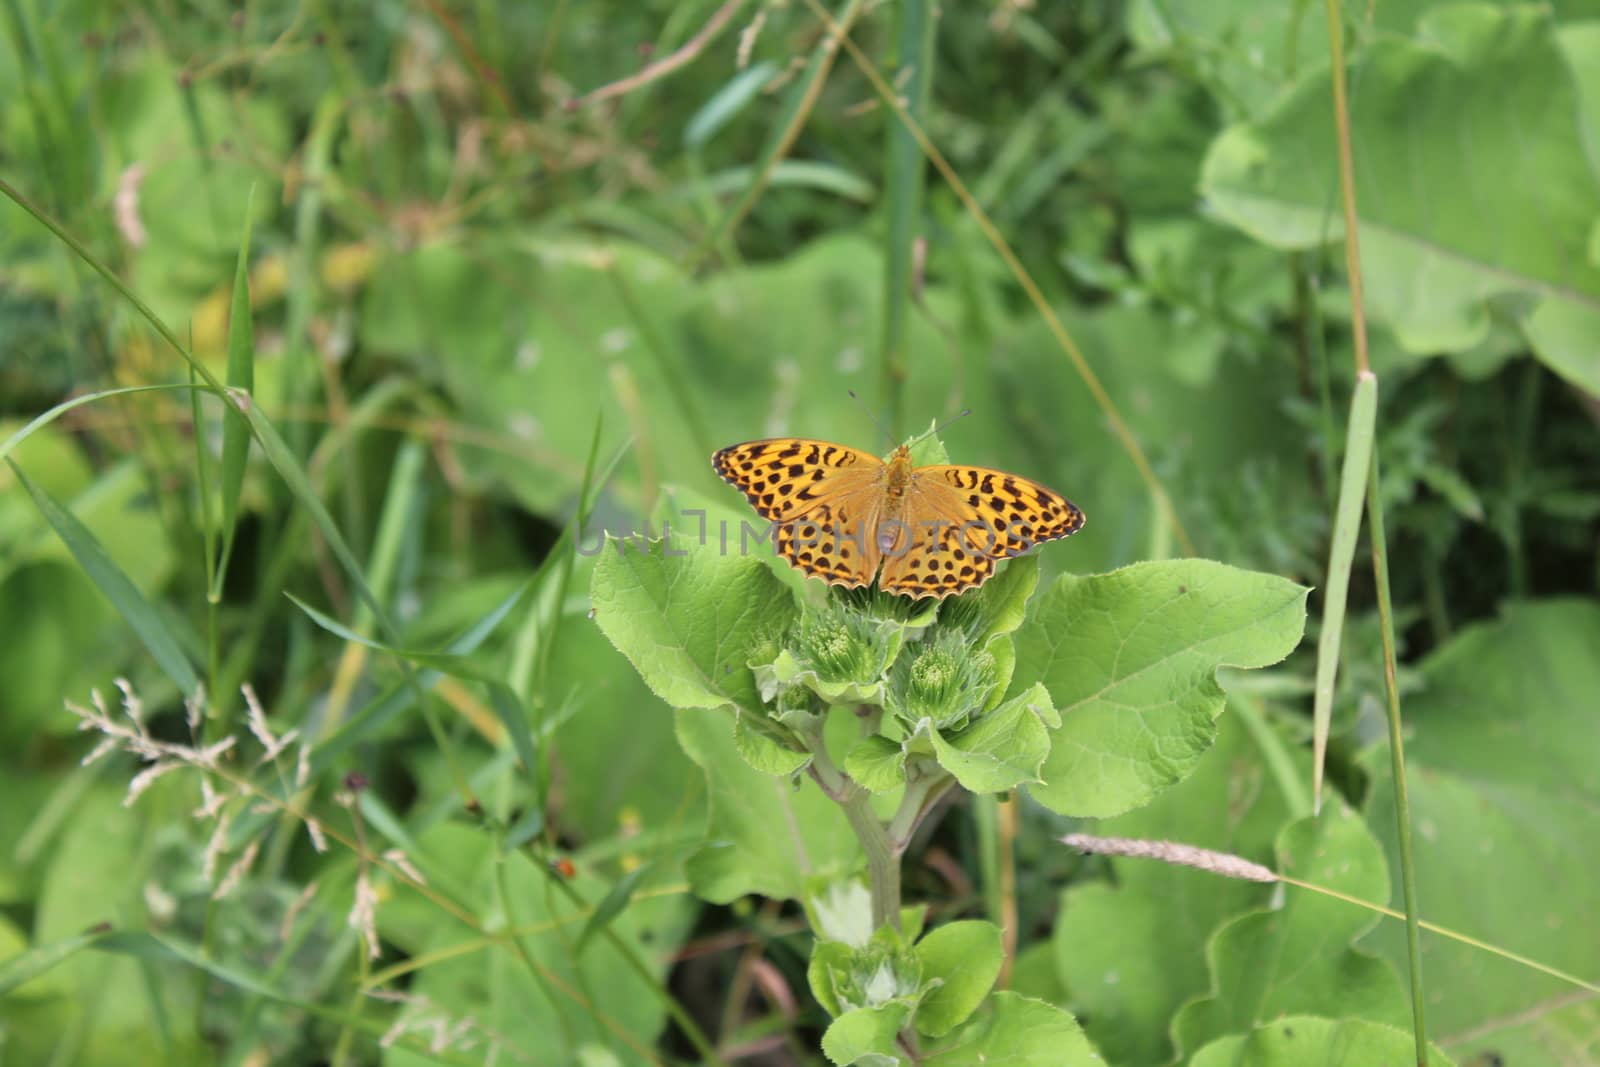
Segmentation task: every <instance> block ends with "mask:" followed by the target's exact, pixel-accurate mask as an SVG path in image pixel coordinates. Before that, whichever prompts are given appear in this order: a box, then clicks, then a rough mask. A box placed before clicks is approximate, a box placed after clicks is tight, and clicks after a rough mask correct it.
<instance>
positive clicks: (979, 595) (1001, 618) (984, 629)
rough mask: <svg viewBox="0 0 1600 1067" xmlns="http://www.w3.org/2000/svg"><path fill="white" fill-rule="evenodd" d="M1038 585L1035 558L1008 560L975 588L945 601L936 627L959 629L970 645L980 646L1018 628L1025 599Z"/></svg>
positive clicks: (1025, 604)
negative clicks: (965, 635) (969, 639)
mask: <svg viewBox="0 0 1600 1067" xmlns="http://www.w3.org/2000/svg"><path fill="white" fill-rule="evenodd" d="M1038 585H1039V557H1038V556H1037V555H1031V556H1022V557H1019V558H1018V559H1014V560H1010V561H1008V562H1007V563H1004V564H1002V565H1001V567H1000V568H999V570H998V571H996V572H995V575H994V577H992V578H990V579H989V580H988V581H987V582H984V583H983V584H982V585H981V586H979V587H978V588H977V589H975V590H973V591H972V592H969V593H966V594H964V595H962V596H958V597H952V598H950V599H949V600H946V601H945V602H944V605H943V607H942V608H941V610H940V612H939V625H940V626H959V627H962V628H963V629H965V630H966V631H967V633H968V634H969V635H970V636H971V638H972V643H973V644H974V645H982V644H984V643H985V642H986V641H988V639H989V638H991V637H993V636H995V635H996V634H1009V633H1013V632H1014V631H1015V630H1016V629H1017V627H1019V626H1021V625H1022V620H1023V619H1024V618H1025V617H1026V614H1027V609H1028V598H1029V597H1031V596H1033V591H1034V589H1035V588H1036V587H1037V586H1038Z"/></svg>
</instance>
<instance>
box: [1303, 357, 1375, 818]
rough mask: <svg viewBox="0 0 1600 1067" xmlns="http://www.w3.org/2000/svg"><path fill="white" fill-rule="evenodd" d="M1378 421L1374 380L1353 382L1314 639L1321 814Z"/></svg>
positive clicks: (1316, 799) (1317, 806)
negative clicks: (1352, 568) (1353, 569)
mask: <svg viewBox="0 0 1600 1067" xmlns="http://www.w3.org/2000/svg"><path fill="white" fill-rule="evenodd" d="M1377 417H1378V380H1377V379H1376V378H1375V377H1373V376H1372V375H1371V374H1370V373H1369V374H1364V375H1362V376H1361V377H1360V378H1359V379H1358V380H1357V381H1356V391H1355V396H1354V397H1352V398H1351V401H1350V422H1349V427H1348V429H1347V431H1346V435H1345V448H1344V469H1343V471H1342V473H1341V474H1340V477H1339V503H1338V507H1337V509H1336V510H1335V512H1334V517H1333V540H1332V544H1331V546H1330V547H1329V549H1328V579H1327V585H1326V587H1325V588H1324V589H1323V591H1322V632H1321V634H1320V635H1319V636H1318V638H1317V680H1316V688H1315V690H1314V695H1313V698H1312V699H1313V704H1312V720H1311V728H1312V750H1313V761H1312V766H1311V804H1312V808H1313V810H1316V811H1321V810H1322V778H1323V764H1324V762H1325V761H1326V760H1327V756H1328V731H1329V729H1330V728H1331V726H1332V723H1333V682H1334V678H1335V677H1336V676H1337V674H1338V672H1339V642H1340V639H1341V637H1342V636H1343V631H1344V608H1345V600H1346V597H1347V596H1348V594H1349V591H1350V564H1351V561H1352V560H1353V559H1354V558H1355V554H1356V539H1357V538H1358V537H1359V536H1360V535H1361V505H1362V502H1363V501H1364V500H1365V499H1366V492H1365V489H1366V480H1367V468H1368V467H1369V466H1371V464H1372V437H1373V432H1374V426H1375V425H1376V422H1377Z"/></svg>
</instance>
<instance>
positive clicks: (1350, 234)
mask: <svg viewBox="0 0 1600 1067" xmlns="http://www.w3.org/2000/svg"><path fill="white" fill-rule="evenodd" d="M1325 9H1326V11H1327V15H1328V52H1329V59H1330V61H1331V71H1332V75H1333V79H1332V80H1333V118H1334V127H1335V130H1336V132H1337V134H1338V142H1339V192H1340V199H1341V200H1342V201H1343V205H1344V254H1345V267H1346V270H1347V272H1348V274H1349V279H1350V329H1351V331H1352V333H1353V335H1354V339H1355V362H1356V399H1357V401H1359V400H1360V398H1361V391H1362V389H1363V388H1364V387H1366V388H1367V389H1368V390H1369V392H1370V396H1371V401H1370V404H1371V408H1372V410H1371V412H1370V413H1369V415H1368V422H1367V426H1366V430H1365V432H1366V435H1367V440H1366V441H1365V442H1364V443H1362V445H1361V447H1364V448H1365V449H1366V450H1367V452H1368V460H1367V463H1366V464H1365V465H1364V466H1365V473H1366V476H1367V491H1368V495H1369V498H1370V507H1371V509H1372V518H1371V526H1370V529H1371V541H1372V572H1373V578H1374V580H1375V581H1376V584H1377V586H1378V614H1379V621H1380V623H1381V626H1382V633H1383V661H1384V662H1383V667H1384V688H1385V690H1386V691H1387V694H1388V704H1389V708H1388V712H1389V742H1390V758H1391V760H1392V762H1393V773H1394V790H1395V819H1396V821H1397V822H1398V823H1399V841H1400V880H1401V885H1402V886H1403V887H1404V894H1405V904H1406V965H1407V970H1408V973H1409V977H1410V979H1411V1033H1412V1037H1413V1038H1414V1039H1415V1042H1416V1049H1417V1065H1418V1067H1428V1024H1427V1017H1426V1015H1425V1012H1424V1007H1423V1006H1424V1004H1425V1002H1426V997H1425V995H1424V992H1423V987H1422V950H1421V945H1420V942H1419V936H1418V932H1417V928H1418V925H1419V924H1420V923H1421V917H1420V916H1419V915H1418V914H1417V900H1416V897H1417V883H1416V861H1415V858H1414V857H1413V855H1412V851H1411V812H1410V805H1409V801H1408V800H1407V792H1406V767H1405V755H1404V751H1403V748H1402V745H1401V732H1400V690H1399V687H1398V684H1397V683H1396V680H1395V654H1394V611H1393V606H1392V605H1391V604H1390V603H1389V564H1388V550H1387V545H1386V543H1385V539H1384V530H1383V510H1382V501H1381V500H1380V499H1379V496H1378V493H1379V487H1378V456H1377V451H1376V448H1375V447H1374V445H1373V442H1372V437H1373V436H1374V427H1375V424H1376V420H1377V393H1378V382H1377V378H1376V377H1375V376H1374V375H1373V374H1372V370H1371V367H1370V365H1369V363H1368V360H1367V318H1366V307H1365V302H1364V300H1363V295H1362V294H1363V283H1362V278H1361V228H1360V225H1359V223H1358V221H1357V220H1358V219H1359V218H1360V216H1359V214H1358V213H1357V211H1356V178H1355V152H1354V149H1353V148H1352V146H1351V142H1350V101H1349V94H1348V93H1347V92H1346V89H1345V76H1346V71H1345V61H1344V18H1343V15H1342V13H1341V11H1340V5H1339V0H1326V4H1325ZM1355 416H1356V407H1355V405H1352V407H1351V425H1352V428H1354V427H1355V425H1356V424H1355ZM1345 447H1346V454H1345V462H1346V470H1345V474H1346V475H1348V474H1349V473H1350V472H1349V460H1350V454H1351V453H1352V452H1354V451H1355V450H1356V447H1357V446H1356V442H1355V441H1354V439H1352V440H1351V441H1350V442H1348V443H1347V444H1346V446H1345ZM1348 488H1349V487H1348V485H1341V486H1340V505H1341V510H1342V509H1343V504H1344V500H1343V498H1344V496H1345V492H1346V490H1347V489H1348ZM1356 507H1359V504H1358V505H1356ZM1324 636H1326V635H1324ZM1317 669H1318V673H1319V676H1320V673H1321V670H1322V663H1321V662H1320V659H1319V662H1318V664H1317ZM1330 673H1331V668H1330ZM1331 688H1332V686H1331V682H1330V685H1329V689H1330V693H1329V699H1330V700H1331V696H1332V694H1331ZM1322 695H1323V694H1322V688H1321V686H1319V687H1318V690H1317V696H1318V697H1319V698H1321V697H1322ZM1324 747H1325V742H1324ZM1321 769H1322V763H1321V760H1320V759H1319V760H1318V761H1317V764H1316V768H1315V770H1316V772H1317V773H1318V774H1320V772H1321Z"/></svg>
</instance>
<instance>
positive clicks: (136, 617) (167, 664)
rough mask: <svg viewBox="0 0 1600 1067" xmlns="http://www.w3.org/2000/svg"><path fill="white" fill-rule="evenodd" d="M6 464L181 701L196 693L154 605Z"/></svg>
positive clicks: (196, 684) (92, 540)
mask: <svg viewBox="0 0 1600 1067" xmlns="http://www.w3.org/2000/svg"><path fill="white" fill-rule="evenodd" d="M6 462H7V463H8V464H10V466H11V470H12V473H14V474H15V475H16V476H17V480H18V481H19V482H21V483H22V487H23V488H24V489H26V490H27V491H28V495H29V496H31V497H33V502H34V504H35V505H36V506H37V507H38V508H39V511H40V513H41V514H43V515H44V517H45V520H46V521H47V522H49V523H50V525H51V527H52V528H54V530H55V532H56V535H57V536H58V537H60V538H61V540H62V542H63V543H64V544H65V545H66V546H67V548H68V550H70V551H71V552H72V555H73V558H75V559H76V560H77V561H78V565H79V566H80V567H82V568H83V569H84V572H85V573H87V574H88V575H89V577H90V579H92V580H93V581H94V584H95V585H96V586H98V587H99V589H100V592H101V593H103V594H104V595H105V598H106V599H107V600H109V601H111V604H112V606H113V607H115V608H116V609H117V612H118V613H119V614H121V616H122V617H123V619H125V620H126V621H127V623H128V625H129V626H131V627H133V632H134V633H135V634H137V635H138V637H139V640H140V641H143V642H144V646H145V648H147V649H149V650H150V655H151V657H152V658H153V659H154V660H155V661H156V664H157V665H158V666H159V667H160V668H161V669H162V671H163V672H165V674H166V676H167V677H168V678H170V679H172V682H173V684H174V685H176V686H177V687H178V691H179V692H181V693H183V694H184V696H186V697H187V696H192V695H193V694H194V693H196V692H197V691H198V690H199V688H200V679H199V677H198V676H197V675H196V674H195V673H194V668H193V667H191V666H190V665H189V659H188V657H187V656H185V655H184V653H183V649H182V648H181V647H180V646H179V645H178V640H177V638H176V637H174V636H173V634H172V631H171V629H170V628H168V626H167V623H166V620H165V619H163V618H162V617H161V614H160V612H158V611H157V610H156V608H155V605H153V604H151V603H150V601H149V600H147V599H145V595H144V594H143V593H141V592H140V591H139V587H138V586H136V585H134V584H133V581H132V579H130V578H129V577H128V576H127V574H126V573H124V572H123V570H122V568H121V567H118V566H117V564H116V562H115V561H114V560H112V558H111V557H110V556H109V555H107V554H106V550H105V548H104V546H102V545H101V544H100V541H99V539H98V538H96V537H95V536H94V534H92V533H90V532H89V528H88V527H87V526H85V525H83V523H81V522H79V521H78V519H77V516H75V515H73V514H72V512H70V511H68V510H67V509H66V508H64V507H62V506H61V505H60V504H58V503H57V502H56V500H55V498H54V497H52V496H50V494H49V493H47V492H45V490H44V489H43V488H41V487H39V486H36V485H34V483H33V482H32V481H30V480H29V478H28V476H27V475H26V474H24V473H22V468H20V467H18V466H17V465H16V464H15V463H14V462H12V461H11V460H9V459H8V460H6Z"/></svg>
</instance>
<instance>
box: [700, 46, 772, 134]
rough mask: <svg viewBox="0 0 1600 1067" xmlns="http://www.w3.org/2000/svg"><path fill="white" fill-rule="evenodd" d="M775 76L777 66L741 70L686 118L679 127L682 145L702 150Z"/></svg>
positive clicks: (763, 64) (763, 63)
mask: <svg viewBox="0 0 1600 1067" xmlns="http://www.w3.org/2000/svg"><path fill="white" fill-rule="evenodd" d="M777 74H778V67H777V64H775V63H773V62H771V61H769V60H763V61H761V62H760V63H757V64H755V65H753V66H751V67H747V68H746V69H744V70H741V71H740V72H739V73H738V74H735V75H734V76H733V77H732V78H731V79H729V81H728V84H726V85H724V86H723V87H722V88H721V89H718V90H717V91H716V92H715V93H713V94H712V95H711V99H709V100H707V101H706V102H705V103H704V104H701V105H700V110H698V111H696V112H695V113H694V114H693V115H691V116H690V117H689V121H688V122H686V123H685V124H684V127H683V145H684V147H685V148H687V149H689V150H690V151H694V152H697V151H699V150H700V149H702V148H704V147H705V146H706V144H707V143H708V142H709V141H710V140H711V138H713V137H715V136H716V135H717V131H718V130H720V129H722V127H723V126H725V125H727V124H728V122H729V121H731V120H732V119H733V117H734V116H735V115H737V114H738V113H739V112H741V111H743V110H744V108H745V105H746V104H748V103H750V101H752V100H754V99H755V98H756V96H757V95H758V94H759V93H760V92H761V90H762V89H765V88H766V87H767V85H768V83H769V82H771V81H772V79H773V78H774V77H776V76H777Z"/></svg>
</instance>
